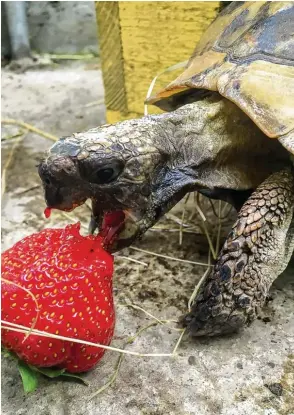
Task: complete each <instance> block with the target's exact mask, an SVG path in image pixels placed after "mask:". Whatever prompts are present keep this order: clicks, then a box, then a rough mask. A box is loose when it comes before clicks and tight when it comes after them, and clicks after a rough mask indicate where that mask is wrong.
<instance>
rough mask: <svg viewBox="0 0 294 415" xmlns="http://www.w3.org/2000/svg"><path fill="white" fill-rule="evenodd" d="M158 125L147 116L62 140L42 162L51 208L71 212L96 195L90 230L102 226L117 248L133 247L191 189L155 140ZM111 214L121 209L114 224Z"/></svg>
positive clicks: (46, 197)
mask: <svg viewBox="0 0 294 415" xmlns="http://www.w3.org/2000/svg"><path fill="white" fill-rule="evenodd" d="M158 128H160V123H157V122H154V121H153V120H152V117H150V119H149V117H147V118H144V121H142V120H129V121H124V122H121V123H118V124H116V125H105V126H102V127H99V128H94V129H91V130H89V131H87V132H83V133H76V134H74V135H72V136H70V137H65V138H61V139H60V140H59V141H58V142H57V143H55V144H54V145H53V146H52V147H51V148H50V150H49V152H48V154H47V157H46V158H45V160H44V161H42V163H41V164H40V165H39V175H40V177H41V179H42V182H43V186H44V189H45V199H46V203H47V206H48V207H50V208H55V209H60V210H64V211H71V210H72V209H74V208H75V207H77V206H79V205H81V204H83V203H84V202H85V201H86V200H87V199H91V201H92V220H91V223H90V230H91V231H92V232H93V231H94V230H95V228H96V227H99V228H100V231H101V227H102V232H103V231H104V232H107V234H108V236H107V238H106V241H107V243H108V244H109V246H108V249H109V250H110V251H112V252H114V251H116V250H119V249H122V248H124V247H126V246H129V245H130V244H131V243H132V242H133V241H134V240H135V239H137V238H138V237H140V236H141V235H142V234H143V233H144V232H145V231H146V230H147V229H148V228H150V227H151V226H152V225H153V224H154V223H155V222H156V221H157V220H158V219H159V218H160V217H161V216H162V215H163V214H164V213H165V212H166V211H167V210H169V209H170V208H171V207H172V206H173V205H175V204H176V203H177V202H178V201H179V200H180V199H181V198H182V197H183V195H184V193H186V191H187V190H184V187H185V183H183V181H184V180H186V179H187V178H185V175H184V174H181V172H178V171H177V172H176V176H177V177H175V173H174V172H172V171H171V170H170V169H168V167H167V166H168V158H169V156H168V154H167V151H165V150H164V149H163V146H159V145H156V144H155V142H156V140H155V139H154V135H156V134H161V133H162V131H161V132H160V133H159V131H158ZM161 138H162V135H161ZM165 149H166V147H165ZM186 181H187V183H186V185H187V184H188V182H189V180H186ZM110 212H117V213H119V215H117V216H116V218H117V219H116V220H114V222H113V223H109V218H110V217H112V218H114V216H113V215H112V216H109V215H107V214H109V213H110ZM106 218H108V219H107V221H108V222H107V224H106ZM114 236H115V237H114Z"/></svg>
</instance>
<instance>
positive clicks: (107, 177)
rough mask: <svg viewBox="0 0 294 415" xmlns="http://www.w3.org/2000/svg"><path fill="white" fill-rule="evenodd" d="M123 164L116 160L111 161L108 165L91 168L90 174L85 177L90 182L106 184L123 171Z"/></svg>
mask: <svg viewBox="0 0 294 415" xmlns="http://www.w3.org/2000/svg"><path fill="white" fill-rule="evenodd" d="M123 168H124V166H123V164H122V163H120V162H117V161H113V162H111V163H109V164H108V165H106V166H105V165H104V166H103V167H102V166H101V167H99V168H98V169H97V167H96V169H93V170H92V171H91V172H89V173H90V174H88V175H87V176H88V177H87V179H88V180H89V182H91V183H95V184H107V183H111V182H113V181H115V180H116V179H117V178H118V176H119V175H120V174H121V172H122V171H123Z"/></svg>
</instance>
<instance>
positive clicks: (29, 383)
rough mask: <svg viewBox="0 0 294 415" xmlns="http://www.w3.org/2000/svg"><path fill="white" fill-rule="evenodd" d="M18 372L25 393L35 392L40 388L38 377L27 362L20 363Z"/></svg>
mask: <svg viewBox="0 0 294 415" xmlns="http://www.w3.org/2000/svg"><path fill="white" fill-rule="evenodd" d="M18 370H19V373H20V376H21V379H22V384H23V389H24V391H25V393H30V392H34V391H35V390H36V388H37V386H38V375H37V373H36V372H35V371H33V370H32V369H31V368H30V367H29V366H28V365H27V364H26V363H25V362H23V361H21V360H19V361H18Z"/></svg>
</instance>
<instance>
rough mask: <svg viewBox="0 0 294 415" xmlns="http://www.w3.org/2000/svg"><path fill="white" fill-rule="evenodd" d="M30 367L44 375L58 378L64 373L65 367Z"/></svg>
mask: <svg viewBox="0 0 294 415" xmlns="http://www.w3.org/2000/svg"><path fill="white" fill-rule="evenodd" d="M30 368H31V369H32V370H34V371H35V372H39V373H42V375H44V376H47V378H51V379H54V378H58V377H59V376H62V375H63V374H64V371H65V369H54V368H51V367H36V366H32V365H30Z"/></svg>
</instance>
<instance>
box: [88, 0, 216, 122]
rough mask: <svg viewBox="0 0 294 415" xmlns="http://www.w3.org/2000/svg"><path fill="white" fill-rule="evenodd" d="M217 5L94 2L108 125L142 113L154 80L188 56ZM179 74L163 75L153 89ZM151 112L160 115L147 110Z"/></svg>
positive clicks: (151, 109)
mask: <svg viewBox="0 0 294 415" xmlns="http://www.w3.org/2000/svg"><path fill="white" fill-rule="evenodd" d="M110 3H112V5H111V7H110V6H109V5H110ZM113 3H114V4H113ZM220 3H221V2H218V1H210V2H204V1H202V2H201V1H173V2H168V1H140V2H139V1H132V2H127V1H119V2H97V3H96V4H97V5H96V7H97V18H98V26H100V27H99V38H100V45H101V46H100V48H101V58H102V70H103V78H104V84H105V92H106V105H107V120H108V122H114V120H115V121H118V120H119V119H125V118H130V117H131V116H141V115H142V114H143V109H144V99H145V97H146V93H147V91H148V88H149V85H150V83H151V81H152V79H153V78H154V77H155V76H156V75H157V74H158V73H160V72H161V71H162V70H164V69H165V68H167V67H169V66H171V65H174V64H175V63H177V62H180V61H184V60H186V59H188V58H189V57H190V55H191V54H192V52H193V50H194V48H195V45H196V43H197V42H198V40H199V39H200V37H201V35H202V33H203V32H204V31H205V29H206V28H207V26H208V25H209V24H210V23H211V22H212V20H213V19H214V18H215V17H216V15H217V13H218V11H219V8H220ZM110 9H111V10H112V11H111V10H110ZM112 13H115V16H111V14H112ZM105 38H112V39H105ZM115 60H119V62H115ZM181 71H182V70H177V71H175V72H170V73H167V74H164V75H162V76H161V77H160V78H159V79H158V81H157V83H156V88H155V90H157V89H160V88H162V87H164V86H165V85H166V84H167V83H168V82H170V81H171V80H173V79H174V78H175V77H176V76H177V75H178V74H180V72H181ZM116 78H117V79H116ZM149 112H150V113H158V112H160V110H158V109H157V108H155V107H154V108H153V107H150V108H149Z"/></svg>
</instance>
